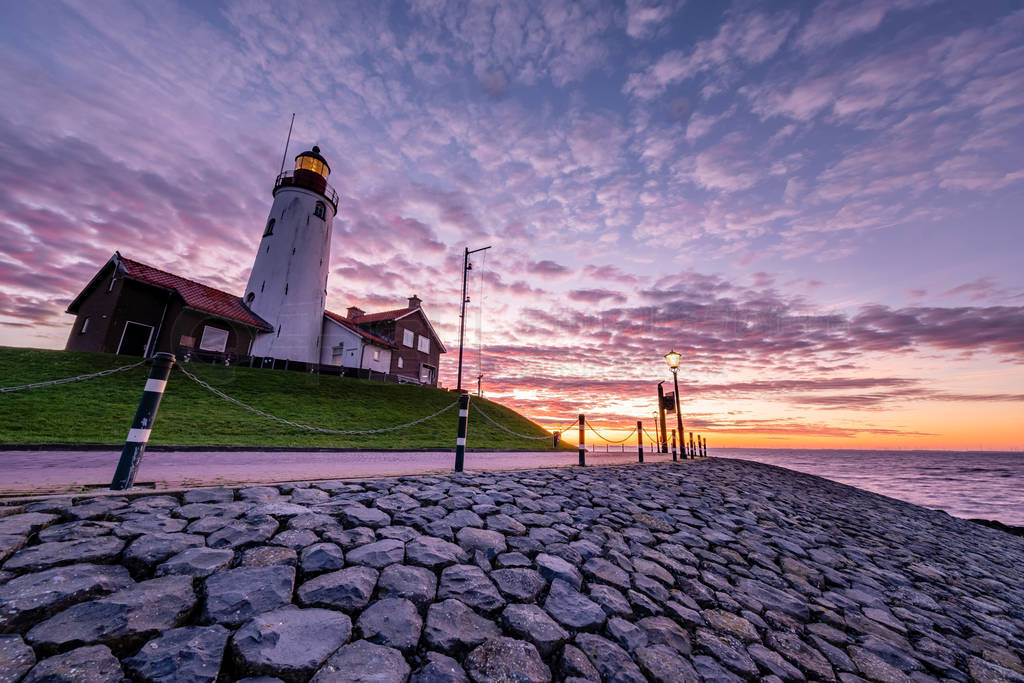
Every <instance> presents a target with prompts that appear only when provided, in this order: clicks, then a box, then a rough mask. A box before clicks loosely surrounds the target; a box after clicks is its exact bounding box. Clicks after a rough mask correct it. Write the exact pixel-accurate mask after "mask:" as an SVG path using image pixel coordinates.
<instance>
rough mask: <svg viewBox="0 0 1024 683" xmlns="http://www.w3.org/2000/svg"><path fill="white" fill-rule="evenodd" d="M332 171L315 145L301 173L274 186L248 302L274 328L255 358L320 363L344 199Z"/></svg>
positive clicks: (301, 162)
mask: <svg viewBox="0 0 1024 683" xmlns="http://www.w3.org/2000/svg"><path fill="white" fill-rule="evenodd" d="M330 173H331V169H330V166H328V164H327V160H326V159H324V158H323V157H322V156H321V155H320V148H319V147H316V146H314V147H313V149H311V150H309V151H308V152H303V153H302V154H299V155H298V156H297V157H295V170H294V171H285V172H284V173H282V174H281V175H279V176H278V177H277V180H276V181H275V182H274V192H273V196H274V203H273V205H272V206H271V207H270V215H269V216H268V217H267V223H266V226H265V228H264V230H263V236H262V238H261V239H260V244H259V249H258V250H257V252H256V258H255V260H254V261H253V264H252V272H251V273H250V274H249V283H248V285H246V288H245V296H244V298H243V300H244V301H245V305H246V306H248V307H249V310H251V311H252V312H253V313H255V314H256V315H258V316H260V317H261V318H262V319H263V320H265V321H266V322H267V323H269V324H270V325H271V326H272V327H273V332H270V333H268V334H261V335H259V336H258V337H257V338H256V339H255V340H254V341H253V345H252V355H254V356H270V357H273V358H285V359H289V360H294V361H301V362H306V363H317V362H319V360H320V340H321V332H322V327H323V319H324V304H325V301H326V298H327V274H328V269H329V265H330V264H329V261H330V255H331V229H332V226H333V224H334V215H335V213H336V212H337V210H338V195H337V193H336V192H335V191H334V188H332V187H331V186H330V185H328V184H327V176H328V175H330Z"/></svg>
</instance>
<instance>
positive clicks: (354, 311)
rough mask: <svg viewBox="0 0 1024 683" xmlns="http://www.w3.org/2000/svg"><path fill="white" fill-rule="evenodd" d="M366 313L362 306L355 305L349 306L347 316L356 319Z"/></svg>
mask: <svg viewBox="0 0 1024 683" xmlns="http://www.w3.org/2000/svg"><path fill="white" fill-rule="evenodd" d="M365 313H366V311H364V310H363V309H361V308H356V307H355V306H349V307H348V314H347V317H348V319H349V320H355V319H356V318H359V317H361V316H362V315H364V314H365Z"/></svg>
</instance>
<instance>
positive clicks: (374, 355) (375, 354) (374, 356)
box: [373, 349, 380, 360]
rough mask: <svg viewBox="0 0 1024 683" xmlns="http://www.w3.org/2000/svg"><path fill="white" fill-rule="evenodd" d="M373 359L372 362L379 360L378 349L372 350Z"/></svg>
mask: <svg viewBox="0 0 1024 683" xmlns="http://www.w3.org/2000/svg"><path fill="white" fill-rule="evenodd" d="M373 359H374V360H380V349H374V350H373Z"/></svg>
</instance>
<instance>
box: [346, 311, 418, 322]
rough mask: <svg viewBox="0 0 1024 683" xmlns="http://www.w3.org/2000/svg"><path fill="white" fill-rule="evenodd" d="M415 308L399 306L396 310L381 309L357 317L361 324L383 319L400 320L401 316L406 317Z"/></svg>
mask: <svg viewBox="0 0 1024 683" xmlns="http://www.w3.org/2000/svg"><path fill="white" fill-rule="evenodd" d="M415 310H416V309H415V308H398V309H395V310H394V311H381V312H380V313H364V314H363V315H361V316H359V317H358V318H356V320H358V321H359V324H360V325H362V324H364V323H377V322H380V321H382V320H398V319H399V318H404V317H405V316H407V315H409V314H410V313H412V312H413V311H415Z"/></svg>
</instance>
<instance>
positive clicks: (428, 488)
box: [0, 458, 1024, 682]
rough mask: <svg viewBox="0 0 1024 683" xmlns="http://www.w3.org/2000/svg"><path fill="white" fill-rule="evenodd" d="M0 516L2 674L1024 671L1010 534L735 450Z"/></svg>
mask: <svg viewBox="0 0 1024 683" xmlns="http://www.w3.org/2000/svg"><path fill="white" fill-rule="evenodd" d="M0 531H2V534H0V537H2V545H0V550H2V553H0V561H2V562H0V681H22V680H23V681H33V680H44V679H47V680H49V678H48V677H60V676H67V672H68V671H71V670H74V671H75V674H74V677H75V678H76V680H110V679H118V678H120V677H122V676H123V677H130V678H132V679H136V680H150V679H160V678H162V677H168V676H170V677H172V678H176V679H178V680H186V679H187V680H191V681H230V680H240V679H243V678H246V677H252V676H257V677H266V678H264V680H269V679H277V680H282V681H306V680H316V681H329V680H347V681H354V680H377V681H391V680H394V681H406V680H409V681H420V682H426V681H469V680H473V681H489V680H513V679H514V680H521V681H550V680H575V681H582V680H622V681H646V680H664V681H676V680H678V681H700V680H723V681H726V680H772V681H778V680H803V679H814V680H841V681H857V680H880V681H896V680H912V681H925V680H954V681H967V680H972V679H973V680H1006V681H1024V645H1022V643H1024V539H1021V538H1018V537H1016V536H1014V535H1011V534H1009V533H1005V532H1004V531H1003V530H1002V529H995V528H992V529H990V528H986V527H984V526H981V525H980V524H975V523H972V522H970V521H966V520H959V519H955V518H953V517H950V516H949V515H946V514H945V513H941V512H935V511H932V510H927V509H924V508H920V507H917V506H914V505H910V504H908V503H903V502H901V501H897V500H893V499H890V498H885V497H883V496H878V495H875V494H871V493H868V492H865V491H860V490H858V489H855V488H851V487H849V486H844V485H842V484H837V483H834V482H830V481H827V480H824V479H820V478H817V477H813V476H810V475H805V474H800V473H796V472H791V471H788V470H783V469H780V468H777V467H772V466H769V465H762V464H757V463H750V462H744V461H737V460H718V459H714V458H712V459H707V460H700V461H693V462H687V461H684V462H680V463H658V464H647V465H631V466H616V467H599V468H586V469H576V468H573V469H553V470H532V471H521V472H494V473H475V474H459V475H445V476H440V475H438V476H434V475H429V476H410V477H398V478H386V479H385V478H382V479H366V480H346V481H330V482H311V483H305V482H298V483H289V484H281V485H278V486H260V487H250V488H242V489H231V488H224V487H219V488H213V489H195V490H191V491H186V492H184V493H180V494H154V493H152V492H132V493H130V494H128V495H121V496H103V497H99V496H97V497H88V496H82V497H79V498H77V499H73V500H66V499H64V500H58V499H49V500H35V501H29V502H22V503H17V504H12V505H7V506H0ZM54 680H56V679H54Z"/></svg>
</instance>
